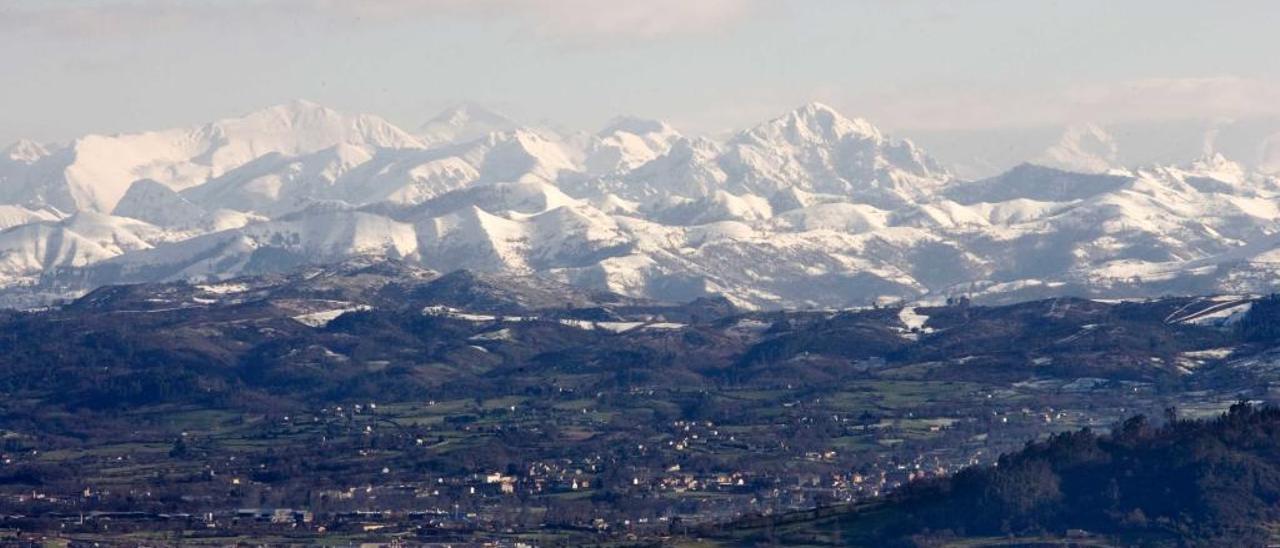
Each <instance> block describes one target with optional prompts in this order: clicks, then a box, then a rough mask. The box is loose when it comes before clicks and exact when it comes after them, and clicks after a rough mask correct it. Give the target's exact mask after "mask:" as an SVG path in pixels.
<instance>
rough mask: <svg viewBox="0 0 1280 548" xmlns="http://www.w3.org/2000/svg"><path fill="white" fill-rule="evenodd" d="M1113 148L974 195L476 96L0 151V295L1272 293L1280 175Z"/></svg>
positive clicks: (767, 130) (1009, 178)
mask: <svg viewBox="0 0 1280 548" xmlns="http://www.w3.org/2000/svg"><path fill="white" fill-rule="evenodd" d="M1114 156H1115V148H1114V143H1112V142H1111V141H1109V139H1108V136H1107V135H1106V133H1105V132H1104V131H1102V130H1100V129H1099V128H1096V127H1089V126H1081V127H1080V128H1077V129H1074V130H1072V132H1071V133H1069V134H1068V135H1067V136H1065V137H1064V139H1063V141H1062V142H1061V143H1060V144H1059V145H1058V146H1056V147H1054V148H1053V149H1050V150H1048V151H1046V152H1045V154H1044V155H1043V156H1042V157H1041V158H1033V159H1032V160H1036V161H1039V162H1042V163H1050V164H1055V165H1078V166H1081V169H1082V171H1081V172H1072V171H1064V170H1061V169H1055V168H1050V167H1041V166H1038V165H1033V164H1024V165H1021V166H1018V167H1016V168H1014V169H1012V170H1010V171H1008V172H1006V173H1004V174H1001V175H999V176H997V177H994V178H990V179H985V180H976V181H969V180H960V179H959V178H957V177H955V176H953V175H951V173H950V172H949V171H948V170H947V169H946V168H945V167H944V166H942V165H940V164H939V163H938V162H937V161H935V160H933V159H932V158H930V156H929V155H928V154H926V153H925V152H924V151H923V150H922V149H921V148H920V147H918V146H916V145H915V144H913V143H912V142H911V141H908V140H899V139H894V138H890V137H888V136H886V135H884V134H883V133H882V132H881V131H880V130H879V129H877V128H876V127H875V126H874V125H872V124H871V123H870V122H868V121H866V120H861V119H855V118H847V117H845V116H843V115H841V114H840V113H838V112H836V111H835V110H834V109H832V108H830V107H827V106H824V105H821V104H810V105H805V106H802V107H800V108H798V109H796V110H794V111H792V112H789V113H785V114H783V115H781V116H779V117H777V118H775V119H772V120H768V121H765V122H763V123H761V124H759V125H757V126H755V127H752V128H748V129H746V130H743V131H741V132H738V133H737V134H735V135H733V136H732V137H730V138H728V139H725V140H722V141H721V140H713V139H708V138H705V137H699V136H690V135H684V134H681V133H680V132H679V131H677V130H676V129H675V128H673V127H672V126H670V125H669V124H666V123H664V122H660V121H651V120H643V119H637V118H630V117H623V118H618V119H615V120H614V121H612V122H610V123H609V124H608V125H607V127H606V128H605V129H603V130H601V131H600V132H598V133H596V134H565V133H562V132H558V131H555V130H551V129H548V128H542V127H530V126H525V125H522V124H520V123H518V122H515V121H512V120H510V119H508V118H506V117H504V116H502V115H500V114H497V113H494V112H491V111H487V110H485V109H483V108H480V107H477V106H474V105H464V106H461V107H458V108H455V109H451V110H449V111H447V112H445V113H442V114H441V115H440V116H438V117H436V118H434V119H432V120H430V121H428V122H427V123H425V124H423V125H422V126H421V127H420V128H419V129H418V130H417V131H415V132H410V131H405V130H402V129H400V128H398V127H396V126H394V125H392V124H391V123H389V122H387V121H386V120H383V119H381V118H378V117H376V116H369V115H351V114H345V113H341V112H337V111H334V110H331V109H328V108H325V107H322V106H320V105H316V104H314V103H310V102H305V101H296V102H292V103H289V104H285V105H279V106H275V107H271V108H267V109H264V110H260V111H257V112H253V113H250V114H247V115H245V116H242V117H239V118H230V119H226V120H220V121H217V122H213V123H210V124H207V125H203V126H200V127H197V128H188V129H173V130H164V131H155V132H147V133H138V134H128V135H112V136H104V135H87V136H84V137H81V138H79V139H76V140H75V141H73V142H71V143H69V144H66V145H48V144H40V143H33V142H29V141H23V142H19V143H15V144H14V145H12V146H10V147H9V148H7V149H5V150H4V152H3V154H0V204H3V205H0V303H2V304H5V305H8V306H36V305H41V304H44V303H47V302H49V301H50V300H52V299H58V298H66V297H72V296H76V295H78V294H81V293H83V292H85V291H87V290H89V289H92V288H94V287H97V286H100V285H105V284H117V283H131V282H143V281H166V280H177V279H190V280H198V281H209V280H217V279H224V278H228V277H233V276H239V275H244V274H254V273H267V272H281V271H287V270H292V269H295V268H297V267H299V266H302V265H306V264H316V263H325V262H333V261H340V260H344V259H347V258H351V257H353V256H386V257H393V258H396V259H399V260H403V261H409V262H411V263H415V264H420V265H422V266H424V267H427V268H430V269H433V270H438V271H452V270H457V269H471V270H478V271H503V272H513V273H522V274H539V275H541V276H544V277H547V278H551V279H554V280H558V281H561V282H567V283H570V284H574V285H578V286H583V287H587V288H593V289H607V290H611V291H615V292H618V293H623V294H627V295H631V296H636V297H647V298H655V299H663V300H689V299H693V298H696V297H699V296H704V295H709V294H721V295H724V296H726V297H728V298H729V299H730V300H731V301H733V302H734V303H735V304H738V305H741V306H747V307H797V306H821V307H845V306H859V305H866V304H868V303H869V302H873V301H875V300H883V299H895V300H896V299H907V300H925V301H928V300H942V299H945V298H946V297H949V296H954V295H959V294H965V295H969V296H971V297H976V298H980V299H988V300H1012V299H1019V298H1029V297H1039V296H1045V295H1054V294H1073V295H1088V296H1096V297H1140V296H1145V295H1154V294H1164V293H1192V292H1194V293H1209V292H1263V291H1271V290H1273V289H1274V288H1275V286H1276V285H1277V284H1276V280H1277V279H1280V278H1277V274H1278V273H1280V247H1278V246H1280V240H1278V239H1277V238H1278V237H1277V233H1278V232H1280V178H1277V177H1276V176H1275V174H1266V173H1254V172H1250V171H1249V170H1246V169H1244V168H1242V167H1241V166H1240V165H1238V164H1235V163H1233V162H1231V161H1230V160H1229V159H1227V158H1224V157H1222V156H1221V155H1214V154H1210V155H1207V156H1206V157H1204V158H1200V159H1198V160H1192V161H1189V162H1188V163H1186V164H1185V165H1181V166H1152V167H1149V168H1142V169H1119V168H1115V167H1114V165H1113V164H1111V163H1109V162H1110V161H1111V160H1112V159H1113V158H1114Z"/></svg>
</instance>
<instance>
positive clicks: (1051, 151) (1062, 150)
mask: <svg viewBox="0 0 1280 548" xmlns="http://www.w3.org/2000/svg"><path fill="white" fill-rule="evenodd" d="M1119 152H1120V150H1119V146H1118V145H1117V144H1116V140H1115V138H1114V137H1113V136H1112V135H1111V134H1110V133H1108V132H1107V130H1106V129H1103V128H1102V127H1101V126H1099V125H1097V124H1091V123H1089V124H1076V125H1072V126H1070V127H1068V128H1067V129H1066V130H1064V131H1063V133H1062V137H1061V138H1060V139H1058V142H1057V143H1054V145H1053V146H1051V147H1049V148H1048V149H1047V150H1045V151H1044V153H1042V154H1041V155H1040V157H1038V158H1036V159H1035V161H1036V162H1037V163H1040V164H1044V165H1047V166H1051V167H1058V168H1062V169H1070V170H1076V171H1084V172H1088V173H1105V172H1106V171H1108V170H1110V169H1112V168H1115V167H1116V166H1117V165H1118V164H1119Z"/></svg>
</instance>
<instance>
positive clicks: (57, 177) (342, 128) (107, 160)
mask: <svg viewBox="0 0 1280 548" xmlns="http://www.w3.org/2000/svg"><path fill="white" fill-rule="evenodd" d="M339 144H347V145H355V146H367V147H375V148H420V147H422V146H424V144H423V143H422V142H421V141H420V140H418V139H417V138H415V137H413V136H411V135H409V134H408V133H406V132H404V131H403V130H400V129H399V128H397V127H395V126H393V125H391V124H390V123H388V122H386V121H385V120H382V119H381V118H378V117H375V116H368V115H346V114H343V113H340V112H337V111H334V110H331V109H328V108H324V107H322V106H320V105H316V104H314V103H310V102H306V101H295V102H292V103H288V104H284V105H278V106H274V107H271V108H267V109H264V110H260V111H257V112H253V113H250V114H247V115H245V116H243V117H240V118H230V119H226V120H220V121H217V122H213V123H210V124H207V125H204V126H200V127H197V128H190V129H171V130H165V131H155V132H147V133H136V134H126V135H87V136H84V137H81V138H79V139H76V140H75V141H74V142H72V143H71V145H70V146H68V147H67V148H66V149H65V150H61V151H58V153H54V154H48V155H45V156H43V157H40V158H39V160H38V161H36V162H34V163H33V164H32V165H31V167H30V169H28V170H26V172H25V173H23V174H22V175H21V176H19V177H16V178H14V182H16V185H15V186H13V187H12V188H9V189H7V190H8V192H6V193H5V199H6V200H7V201H10V202H37V203H43V204H45V205H50V206H54V207H58V208H59V209H63V210H74V209H91V210H95V211H103V212H109V211H112V210H113V209H114V208H115V206H116V203H117V202H119V200H120V199H121V197H123V196H124V194H125V192H126V191H127V190H128V189H129V186H130V185H131V184H132V183H133V182H134V181H136V180H138V179H153V180H156V181H158V182H160V183H162V184H164V185H166V186H168V187H170V188H173V189H175V190H181V189H184V188H188V187H192V186H197V185H200V184H202V183H204V182H205V181H207V180H208V179H209V178H211V177H217V176H219V175H222V174H223V173H226V172H227V171H230V170H232V169H235V168H237V167H240V166H242V165H244V164H245V163H247V162H249V161H251V160H254V159H256V158H259V157H261V156H263V155H265V154H269V153H278V154H283V155H288V156H292V155H299V154H307V153H311V152H315V151H318V150H323V149H326V148H330V147H333V146H335V145H339Z"/></svg>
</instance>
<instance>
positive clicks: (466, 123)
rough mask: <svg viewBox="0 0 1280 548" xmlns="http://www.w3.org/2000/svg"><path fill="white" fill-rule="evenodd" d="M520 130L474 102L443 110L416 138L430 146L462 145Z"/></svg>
mask: <svg viewBox="0 0 1280 548" xmlns="http://www.w3.org/2000/svg"><path fill="white" fill-rule="evenodd" d="M517 127H519V124H517V123H516V122H515V121H513V120H512V119H510V118H508V117H506V116H504V115H502V114H500V113H498V112H495V111H493V110H490V109H488V108H485V107H483V106H480V105H477V104H474V103H462V104H459V105H455V106H453V107H450V108H448V109H445V110H444V111H443V112H441V113H440V114H437V115H436V116H435V117H433V118H431V119H430V120H427V122H426V123H424V124H422V126H421V127H419V128H418V135H419V136H421V138H422V139H423V140H425V141H426V142H427V143H428V144H430V145H432V146H438V145H444V144H449V143H461V142H464V141H471V140H475V139H479V138H481V137H484V136H485V135H488V134H491V133H497V132H503V131H510V130H513V129H516V128H517Z"/></svg>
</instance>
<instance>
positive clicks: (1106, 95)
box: [0, 0, 1280, 155]
mask: <svg viewBox="0 0 1280 548" xmlns="http://www.w3.org/2000/svg"><path fill="white" fill-rule="evenodd" d="M1157 6H1158V8H1159V9H1156V7H1157ZM1215 7H1217V9H1213V10H1206V9H1204V8H1203V7H1202V4H1199V3H1195V2H1158V3H1156V2H1152V1H1147V0H1143V1H1137V2H1126V3H1124V4H1123V5H1116V4H1115V3H1107V2H1099V1H1084V2H1070V3H1065V2H1015V1H1009V0H991V1H983V2H975V3H967V4H966V5H964V6H958V5H955V4H951V3H941V2H930V1H908V2H895V3H892V4H885V3H880V2H871V1H855V2H834V1H815V2H807V3H804V4H787V5H778V4H775V3H769V2H763V1H758V0H706V1H703V2H698V3H696V4H691V3H687V2H678V1H674V0H660V1H655V2H647V3H644V4H642V5H635V4H619V3H601V2H587V1H585V0H564V1H560V2H539V1H536V0H481V1H478V2H462V1H458V0H386V1H380V2H365V3H359V4H355V3H344V2H332V1H328V0H280V1H272V2H268V1H260V0H232V1H228V2H210V1H203V0H197V1H192V2H183V3H176V2H163V1H160V0H132V1H129V0H107V1H101V2H87V1H78V0H73V1H66V2H57V3H53V2H35V1H31V0H0V29H3V30H4V31H5V32H3V33H0V47H3V48H4V49H5V50H6V51H8V52H10V53H9V55H6V56H5V57H4V60H3V61H0V63H3V65H0V66H2V67H3V68H4V70H5V72H7V73H9V74H14V75H19V77H17V78H12V79H11V81H10V83H9V84H8V85H6V86H4V87H3V88H0V101H3V102H4V104H6V105H9V107H8V108H4V109H0V142H3V143H9V142H13V141H15V140H17V139H20V138H30V139H34V140H37V141H42V142H65V141H66V140H69V139H71V138H74V137H75V136H78V135H81V134H85V133H119V132H132V131H141V130H149V129H159V128H168V127H181V126H189V125H193V124H199V123H204V122H207V121H211V120H215V119H220V118H225V117H228V116H234V115H237V114H239V113H243V112H248V111H252V110H255V109H258V108H261V107H264V106H268V105H272V104H277V103H281V102H285V101H288V100H291V99H296V98H306V99H309V100H313V101H316V102H318V103H321V104H324V105H326V106H331V107H333V108H337V109H339V110H343V111H348V112H362V113H371V114H377V115H379V116H383V117H385V118H387V119H388V120H390V121H391V122H393V123H395V124H397V125H400V126H401V127H405V128H406V129H410V130H411V129H413V128H415V127H417V126H418V125H419V124H421V123H422V122H424V121H426V120H427V119H428V118H430V117H431V116H433V115H434V114H435V113H437V112H438V111H440V110H441V109H443V108H446V107H448V106H450V105H453V104H457V103H460V102H476V103H479V104H483V105H486V106H489V107H491V108H494V109H496V110H498V111H501V112H504V113H507V114H509V115H511V116H512V117H513V118H516V119H518V120H521V121H524V122H529V123H538V122H547V121H553V122H556V123H559V124H562V125H564V126H565V127H568V128H572V129H580V130H594V129H597V128H598V127H600V125H602V124H603V123H604V122H605V121H607V120H608V119H610V118H611V117H613V116H615V115H636V116H642V117H650V118H661V119H664V120H668V121H670V122H671V123H673V124H674V125H676V126H677V127H678V128H680V129H682V130H684V131H686V132H690V133H702V134H718V133H722V132H724V131H728V130H732V129H739V128H742V127H745V126H748V125H750V124H752V123H755V122H758V121H760V120H763V119H766V118H769V117H772V116H775V115H777V114H779V113H781V112H785V111H786V110H789V109H790V108H793V107H794V106H796V105H799V104H803V103H806V102H810V101H822V102H825V103H828V104H830V105H832V106H834V107H836V108H838V109H839V110H841V111H842V112H845V113H846V114H848V115H850V116H859V117H864V118H867V119H869V120H871V121H872V122H874V123H876V124H877V125H879V126H881V127H882V128H884V129H886V130H887V131H889V132H891V133H894V134H895V135H906V136H912V137H917V136H920V138H922V139H925V140H928V139H929V138H930V136H932V135H948V134H963V133H965V132H979V133H985V134H998V133H999V132H1004V131H1010V130H1028V129H1030V130H1035V129H1045V128H1060V127H1063V126H1067V125H1072V124H1080V123H1099V124H1147V125H1150V124H1159V123H1163V122H1187V121H1211V122H1212V121H1218V122H1221V121H1228V122H1240V121H1242V120H1243V121H1248V120H1253V119H1272V118H1275V117H1276V116H1277V115H1280V84H1278V83H1277V82H1278V81H1280V68H1278V67H1277V66H1276V64H1275V63H1273V62H1270V60H1269V58H1268V57H1269V55H1270V52H1272V51H1275V50H1276V48H1277V46H1280V38H1276V37H1275V36H1274V34H1273V33H1269V32H1268V29H1267V22H1268V21H1271V20H1275V18H1274V17H1268V16H1267V14H1271V15H1280V5H1276V4H1274V3H1269V2H1262V1H1255V2H1246V1H1240V2H1227V3H1220V4H1215ZM1221 29H1230V32H1223V31H1222V30H1221ZM1134 44H1137V45H1136V46H1135V45H1134ZM19 105H20V106H21V107H20V108H19ZM944 155H945V154H944Z"/></svg>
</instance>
